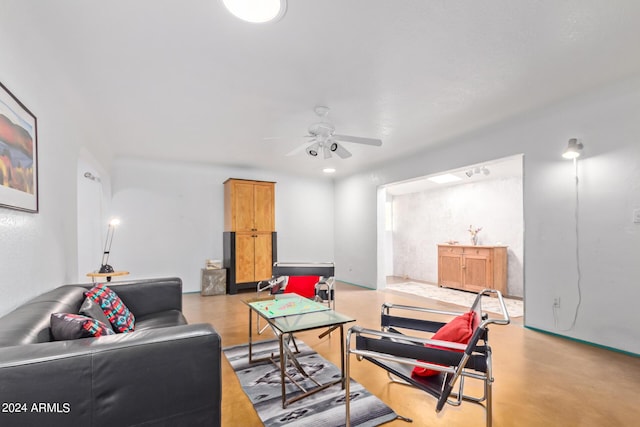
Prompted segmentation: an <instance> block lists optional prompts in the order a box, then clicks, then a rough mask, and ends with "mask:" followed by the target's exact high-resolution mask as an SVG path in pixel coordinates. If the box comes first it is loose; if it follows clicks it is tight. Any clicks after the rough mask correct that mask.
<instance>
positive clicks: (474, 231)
mask: <svg viewBox="0 0 640 427" xmlns="http://www.w3.org/2000/svg"><path fill="white" fill-rule="evenodd" d="M480 230H482V227H478V228H473V225H470V226H469V233H470V234H471V244H472V245H473V246H476V245H477V244H478V233H479V232H480Z"/></svg>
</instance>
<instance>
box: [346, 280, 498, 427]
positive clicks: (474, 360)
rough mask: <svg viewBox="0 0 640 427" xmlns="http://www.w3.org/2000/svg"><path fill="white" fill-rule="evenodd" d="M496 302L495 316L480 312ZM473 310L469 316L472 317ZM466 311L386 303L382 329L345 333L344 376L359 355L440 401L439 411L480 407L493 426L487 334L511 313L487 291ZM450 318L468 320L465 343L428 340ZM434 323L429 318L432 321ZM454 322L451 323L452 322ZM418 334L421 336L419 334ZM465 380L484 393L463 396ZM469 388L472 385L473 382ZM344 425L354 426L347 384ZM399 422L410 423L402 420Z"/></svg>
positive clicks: (355, 328)
mask: <svg viewBox="0 0 640 427" xmlns="http://www.w3.org/2000/svg"><path fill="white" fill-rule="evenodd" d="M483 295H493V296H495V297H496V298H497V301H498V305H499V307H500V310H501V313H500V314H499V315H498V316H497V317H496V316H495V315H492V317H490V316H489V314H488V313H487V312H485V311H483V310H482V296H483ZM468 312H471V313H468ZM467 313H468V314H467V315H465V313H464V312H453V311H442V310H434V309H428V308H423V307H413V306H405V305H397V304H390V303H384V304H383V305H382V314H381V326H382V328H381V331H377V330H371V329H365V328H363V327H361V326H357V325H356V326H353V327H351V328H350V329H349V332H348V333H347V345H346V347H347V355H346V375H347V378H350V366H351V364H350V359H351V357H350V356H351V355H355V356H356V357H357V360H358V361H361V360H362V359H364V360H368V361H369V362H371V363H373V364H375V365H377V366H379V367H381V368H382V369H385V370H386V371H387V372H388V375H389V378H390V379H391V381H392V382H398V383H401V384H405V385H409V386H413V387H417V388H418V389H420V390H423V391H425V392H426V393H428V394H430V395H431V396H433V397H435V398H436V399H437V402H436V412H437V413H439V412H440V411H441V410H442V408H443V407H444V405H445V403H447V404H449V405H453V406H459V405H460V404H461V403H462V401H463V400H464V401H468V402H473V403H477V404H479V405H481V406H483V407H484V409H485V418H486V426H487V427H491V422H492V408H491V386H492V383H493V376H492V372H491V347H489V330H488V326H489V325H491V324H496V325H507V324H509V322H510V320H509V314H508V313H507V308H506V307H505V304H504V300H503V298H502V294H501V293H500V292H499V291H496V290H492V289H484V290H483V291H481V292H479V293H478V295H477V296H476V298H475V300H474V302H473V304H472V306H471V308H470V309H469V310H468V311H467ZM445 316H448V317H449V318H450V317H456V318H457V319H458V321H459V320H460V319H462V318H464V319H469V322H468V335H470V338H469V337H468V336H467V339H469V341H468V343H467V344H461V343H455V342H450V341H442V339H443V338H441V339H439V340H438V339H436V340H434V339H432V338H428V337H430V336H432V334H433V333H435V332H436V331H438V330H439V329H440V328H442V327H443V326H445V325H447V322H443V321H442V320H443V319H446V318H447V317H445ZM429 317H430V318H432V319H436V320H429V319H428V318H429ZM452 324H453V323H452ZM416 333H417V334H418V335H419V336H418V335H416ZM354 338H355V339H354ZM416 366H417V367H418V368H419V369H420V368H426V369H428V370H430V371H429V372H430V373H431V375H430V376H419V375H416V374H415V373H414V368H415V367H416ZM465 379H473V380H477V381H480V382H481V387H480V389H481V391H479V390H478V387H476V388H475V389H474V390H473V391H474V393H473V395H471V393H469V394H465V391H464V387H465V385H464V382H465ZM469 385H470V386H471V385H472V384H469ZM345 406H346V425H347V426H350V425H351V420H350V396H349V381H347V382H346V405H345ZM398 418H399V419H403V420H405V421H409V422H410V421H411V420H410V419H408V418H405V417H402V416H398Z"/></svg>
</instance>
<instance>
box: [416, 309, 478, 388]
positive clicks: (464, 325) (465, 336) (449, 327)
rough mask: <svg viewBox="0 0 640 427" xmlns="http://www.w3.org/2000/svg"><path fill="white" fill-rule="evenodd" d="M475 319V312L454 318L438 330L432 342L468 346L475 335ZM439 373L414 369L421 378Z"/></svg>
mask: <svg viewBox="0 0 640 427" xmlns="http://www.w3.org/2000/svg"><path fill="white" fill-rule="evenodd" d="M474 319H475V312H473V311H469V312H467V313H464V314H461V315H460V316H458V317H456V318H454V319H453V320H451V321H450V322H449V323H447V324H446V325H444V326H443V327H441V328H440V329H438V331H437V332H436V333H435V334H433V336H432V337H431V339H432V340H440V341H449V342H455V343H459V344H468V343H469V340H470V339H471V336H472V335H473V320H474ZM425 347H433V348H441V349H445V350H449V349H446V348H444V347H438V346H435V345H431V344H425ZM439 373H440V372H439V371H434V370H433V369H428V368H423V367H420V366H416V367H415V368H413V374H414V375H418V376H421V377H429V376H433V375H438V374H439Z"/></svg>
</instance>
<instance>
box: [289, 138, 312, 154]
mask: <svg viewBox="0 0 640 427" xmlns="http://www.w3.org/2000/svg"><path fill="white" fill-rule="evenodd" d="M314 141H315V140H314ZM314 141H311V143H313V142H314ZM307 144H308V142H305V143H304V144H301V145H299V146H297V147H296V148H294V149H293V150H291V151H289V152H288V153H287V154H285V156H295V155H296V154H300V153H302V152H303V151H304V150H305V149H306V148H307V147H308V145H307Z"/></svg>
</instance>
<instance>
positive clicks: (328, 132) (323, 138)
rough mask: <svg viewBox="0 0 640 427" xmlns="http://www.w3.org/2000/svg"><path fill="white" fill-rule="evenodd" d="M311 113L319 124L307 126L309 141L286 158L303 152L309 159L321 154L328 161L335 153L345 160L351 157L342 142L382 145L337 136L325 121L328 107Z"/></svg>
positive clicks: (315, 109) (377, 141)
mask: <svg viewBox="0 0 640 427" xmlns="http://www.w3.org/2000/svg"><path fill="white" fill-rule="evenodd" d="M313 111H314V112H315V113H316V115H317V116H318V117H320V122H317V123H313V124H312V125H311V126H309V134H308V135H307V138H311V140H310V141H307V142H306V143H305V144H304V145H302V146H300V147H297V148H296V149H294V150H293V151H291V152H289V153H287V156H293V155H296V154H298V153H300V152H302V151H303V150H304V151H305V152H306V153H307V155H308V156H311V157H318V156H320V154H321V153H322V157H324V158H325V159H329V158H331V156H332V153H335V154H337V155H338V156H339V157H340V158H343V159H346V158H348V157H351V152H349V150H347V149H346V148H345V147H344V145H343V144H342V143H343V142H353V143H356V144H365V145H374V146H376V147H379V146H381V145H382V140H380V139H374V138H363V137H360V136H349V135H337V134H336V133H335V130H336V128H335V126H334V125H333V124H332V123H330V122H328V121H327V120H326V118H327V115H328V114H329V107H323V106H318V107H315V108H314V110H313Z"/></svg>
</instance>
